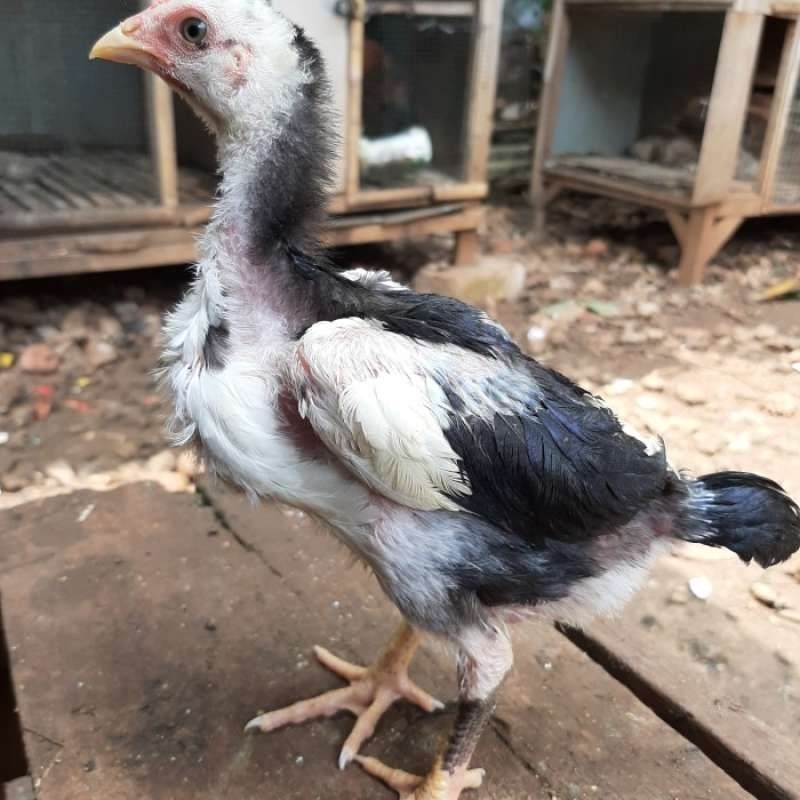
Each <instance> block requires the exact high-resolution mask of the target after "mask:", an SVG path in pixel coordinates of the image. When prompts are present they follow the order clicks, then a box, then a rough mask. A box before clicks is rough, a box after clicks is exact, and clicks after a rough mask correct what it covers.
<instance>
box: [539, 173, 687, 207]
mask: <svg viewBox="0 0 800 800" xmlns="http://www.w3.org/2000/svg"><path fill="white" fill-rule="evenodd" d="M544 174H545V177H546V178H547V179H548V181H549V180H551V179H553V180H556V181H558V183H560V184H562V186H563V187H564V188H567V189H575V190H577V191H579V192H589V193H592V194H601V195H608V196H609V197H618V198H619V199H620V200H630V201H631V202H633V203H639V204H641V205H645V206H653V207H654V208H675V209H689V208H691V200H690V199H689V198H687V197H682V196H680V195H678V194H670V193H667V192H656V191H652V190H650V189H646V188H644V187H643V186H642V185H641V184H636V183H633V182H631V181H623V180H613V179H611V178H607V177H604V176H603V175H594V174H592V173H589V172H582V171H579V170H570V169H563V168H557V169H549V168H548V169H547V170H546V171H545V173H544Z"/></svg>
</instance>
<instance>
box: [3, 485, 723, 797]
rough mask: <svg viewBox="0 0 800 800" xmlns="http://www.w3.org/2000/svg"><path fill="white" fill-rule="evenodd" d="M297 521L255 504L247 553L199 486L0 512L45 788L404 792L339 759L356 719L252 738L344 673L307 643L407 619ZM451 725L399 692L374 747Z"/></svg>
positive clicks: (26, 711) (519, 790)
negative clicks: (265, 716)
mask: <svg viewBox="0 0 800 800" xmlns="http://www.w3.org/2000/svg"><path fill="white" fill-rule="evenodd" d="M87 509H90V510H89V514H88V517H86V519H85V521H83V522H79V521H78V519H79V517H80V516H81V515H82V514H85V513H86V510H87ZM297 523H298V517H297V516H296V515H294V516H289V515H287V514H286V513H284V512H282V511H281V510H280V509H278V508H277V507H275V506H270V507H267V508H265V509H262V510H261V512H260V525H261V531H262V534H261V536H259V537H258V539H257V540H256V542H257V544H256V545H252V546H251V545H250V542H249V541H246V540H245V539H243V538H242V535H240V533H239V530H238V529H231V528H229V527H227V526H226V525H225V523H223V522H221V520H220V519H219V518H218V517H217V516H216V515H215V513H214V510H213V509H211V508H209V507H208V506H204V505H203V504H202V503H199V502H198V501H197V498H196V497H195V496H192V495H190V494H178V495H175V494H173V495H169V494H166V493H165V492H163V491H162V490H161V489H159V488H157V487H156V486H155V485H152V484H137V485H133V486H128V487H125V488H123V489H120V490H117V491H115V492H112V493H106V494H93V493H88V492H82V493H76V494H72V495H69V496H67V497H61V498H56V499H53V500H51V501H49V502H48V501H45V502H39V503H33V504H29V505H26V506H24V507H21V508H19V509H16V510H15V511H14V512H10V513H9V512H7V513H6V514H5V515H1V516H0V588H1V589H2V592H3V604H4V617H5V621H6V632H7V635H8V638H9V642H10V650H11V658H12V662H13V663H12V671H13V675H14V683H15V688H16V690H17V697H18V699H19V705H20V712H21V717H22V720H23V725H24V727H25V730H26V734H25V735H26V745H27V752H28V757H29V760H30V763H31V771H32V773H33V776H34V779H35V780H36V783H37V797H38V800H99V798H108V799H109V800H111V799H112V798H113V799H114V800H117V799H118V800H129V799H130V800H132V799H133V798H153V799H154V800H155V798H159V799H160V798H164V800H166V799H167V798H169V800H220V798H231V800H234V799H235V800H244V799H245V798H248V799H249V798H258V797H263V798H265V800H268V799H270V798H274V800H311V798H325V800H396V794H395V793H393V792H390V791H389V790H388V789H386V788H385V787H383V786H382V785H380V784H379V783H377V782H376V781H374V780H373V779H372V778H370V777H369V776H367V775H366V774H365V773H364V772H363V771H362V770H360V769H359V768H357V767H356V766H352V767H350V768H349V769H347V770H344V771H340V770H339V769H337V766H336V757H337V755H338V752H339V748H340V747H341V745H342V743H343V742H344V740H345V738H346V736H347V734H348V732H349V730H350V729H351V728H352V724H353V723H352V718H351V717H349V716H348V715H339V716H338V717H336V718H335V719H328V720H319V721H316V722H313V723H309V724H307V725H303V726H298V727H290V728H286V729H285V730H282V731H278V732H275V733H274V734H271V735H269V736H257V737H247V736H245V734H244V733H243V731H242V727H243V724H244V722H245V721H246V720H247V719H249V718H250V717H251V716H252V715H253V714H254V713H255V712H256V711H257V710H258V709H259V708H262V707H266V708H269V707H277V706H279V705H282V704H285V703H287V702H292V701H294V700H296V699H299V698H301V697H304V696H310V695H313V694H316V693H319V692H321V691H324V690H327V689H332V688H334V687H337V686H340V685H341V682H340V680H339V679H338V678H336V677H334V676H333V675H331V674H330V673H328V672H326V671H325V670H323V669H322V668H321V667H320V666H318V665H317V664H316V663H315V662H314V660H313V657H312V655H311V647H312V645H314V644H321V645H323V646H325V647H328V648H330V649H331V650H334V651H336V652H338V653H340V654H341V655H343V656H344V657H347V658H350V659H352V660H353V661H361V662H363V663H366V662H367V661H368V660H369V659H371V658H373V657H374V656H375V655H376V654H377V652H378V651H379V649H380V648H381V647H382V646H383V644H385V641H386V640H387V639H388V637H389V636H390V634H391V631H392V628H393V627H394V625H395V624H396V622H397V615H396V613H395V612H394V611H393V610H392V609H391V608H390V607H389V606H388V604H387V603H386V601H385V600H383V598H382V596H381V593H380V590H379V589H378V587H377V585H376V583H375V582H374V580H373V579H372V578H371V577H370V576H369V575H368V574H366V573H365V572H364V571H363V570H362V569H359V568H354V567H353V565H352V564H351V563H350V561H351V559H349V557H348V556H346V555H345V554H344V552H343V551H342V550H341V547H340V546H338V545H337V544H336V543H335V542H334V540H333V539H332V538H330V537H328V538H325V537H324V536H321V535H320V532H319V531H318V530H316V526H313V525H310V524H309V522H308V521H307V520H305V521H304V522H301V524H300V526H299V527H298V524H297ZM243 533H244V532H243ZM289 533H292V534H296V537H293V536H287V534H289ZM264 534H266V541H265V542H264V544H265V545H266V546H267V548H268V549H267V550H261V549H260V548H261V538H262V536H263V535H264ZM246 535H247V536H249V535H250V531H247V532H246ZM287 562H289V563H291V564H292V566H291V568H289V569H286V567H284V564H285V563H287ZM154 565H156V566H157V568H154ZM333 575H335V576H336V580H331V576H333ZM76 631H81V635H80V636H76V635H75V632H76ZM42 664H47V665H48V668H47V669H46V670H45V669H42V666H41V665H42ZM413 670H414V673H415V677H417V678H418V680H419V681H420V682H421V683H423V684H424V685H425V686H426V687H430V688H431V689H432V690H434V691H437V692H440V693H441V694H442V695H443V696H444V697H449V696H451V695H452V692H453V687H454V680H453V678H454V668H453V665H452V664H448V669H447V672H446V673H442V672H441V670H440V669H439V665H438V662H437V661H435V660H434V659H433V658H432V657H431V656H430V655H429V653H428V652H426V651H425V650H423V652H421V653H420V655H419V656H418V658H417V661H416V663H415V664H414V668H413ZM597 671H598V673H600V670H597ZM445 676H446V677H445ZM452 720H453V713H452V710H449V711H446V712H444V713H441V714H434V715H425V714H424V712H422V711H420V710H418V709H415V708H413V707H410V706H408V705H406V704H398V706H396V707H395V708H393V709H391V710H390V712H389V713H388V714H387V715H386V716H385V717H384V719H382V720H381V724H380V726H379V728H378V731H377V735H376V737H375V739H374V740H373V741H372V742H371V743H370V745H369V752H370V753H372V754H374V755H377V756H378V757H383V758H384V759H385V760H386V761H387V762H388V763H392V764H398V765H400V766H403V767H405V768H406V769H411V770H415V771H422V770H424V769H426V768H427V767H429V766H430V763H431V760H432V757H433V753H434V750H435V748H436V744H437V740H438V738H439V737H440V736H441V734H442V730H443V728H444V727H446V726H447V725H449V724H451V723H452ZM477 758H478V759H479V763H480V764H481V766H483V767H485V768H487V769H488V770H490V772H491V778H490V780H491V784H490V785H492V786H494V787H496V791H498V792H499V794H494V791H495V790H493V791H492V794H493V796H495V797H498V798H499V797H514V798H524V797H528V796H533V797H544V796H545V790H546V787H545V784H544V782H543V781H542V780H541V779H540V778H539V777H538V776H537V775H536V774H535V772H533V771H532V770H530V769H529V768H528V767H527V765H526V764H525V763H524V762H523V761H522V760H520V759H518V758H516V757H515V756H514V755H513V754H512V753H511V752H510V751H509V749H508V747H507V746H506V745H504V744H503V742H502V741H501V739H500V737H499V736H498V735H497V734H496V733H494V732H493V731H491V730H489V731H488V732H487V735H486V736H485V737H484V738H483V741H482V742H481V747H480V750H479V752H478V756H477ZM701 785H703V784H702V783H701ZM734 798H735V795H734ZM736 800H738V798H736Z"/></svg>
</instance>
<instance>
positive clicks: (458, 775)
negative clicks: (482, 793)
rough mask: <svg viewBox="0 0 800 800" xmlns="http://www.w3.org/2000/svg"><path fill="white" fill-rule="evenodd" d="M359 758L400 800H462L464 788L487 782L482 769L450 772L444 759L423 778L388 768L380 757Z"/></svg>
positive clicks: (460, 769)
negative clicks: (484, 780)
mask: <svg viewBox="0 0 800 800" xmlns="http://www.w3.org/2000/svg"><path fill="white" fill-rule="evenodd" d="M355 760H356V761H357V762H358V763H359V764H360V765H361V766H362V768H363V769H364V770H365V771H366V772H368V773H369V774H370V775H372V776H373V777H375V778H377V779H378V780H379V781H381V782H382V783H385V784H386V785H387V786H388V787H389V788H390V789H394V790H395V791H396V792H397V794H398V796H399V800H458V798H459V797H460V795H461V792H463V791H464V789H477V788H478V787H479V786H480V785H481V783H483V776H484V771H483V770H482V769H466V768H465V767H459V768H456V769H455V770H454V771H453V772H448V771H447V770H446V769H443V768H442V765H441V761H439V762H437V764H436V766H435V767H434V768H433V769H432V770H431V771H430V772H429V773H428V775H427V777H425V778H422V777H420V776H419V775H412V774H411V773H410V772H404V771H403V770H401V769H392V768H391V767H387V766H386V764H384V763H383V762H382V761H378V759H377V758H368V757H366V756H356V758H355Z"/></svg>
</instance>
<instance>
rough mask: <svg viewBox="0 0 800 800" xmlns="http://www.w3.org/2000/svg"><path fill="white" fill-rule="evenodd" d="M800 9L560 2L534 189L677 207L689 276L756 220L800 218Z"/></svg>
mask: <svg viewBox="0 0 800 800" xmlns="http://www.w3.org/2000/svg"><path fill="white" fill-rule="evenodd" d="M798 15H800V3H798V2H788V3H784V2H780V3H770V2H764V0H756V1H755V2H750V0H747V1H746V2H745V0H736V2H733V3H731V2H729V1H728V0H724V1H720V0H700V1H698V0H666V2H665V1H664V0H624V1H623V2H595V1H594V0H589V1H588V2H579V0H557V2H556V6H555V8H554V11H553V23H552V28H551V34H550V44H549V48H548V56H547V63H546V68H545V80H544V91H543V96H542V101H541V107H540V121H539V130H538V136H537V141H536V154H535V163H534V171H533V181H532V196H533V201H534V206H535V209H536V222H537V225H539V226H541V225H542V224H543V222H544V211H545V207H546V205H547V203H548V202H549V201H550V200H551V199H552V198H553V197H554V196H555V195H556V194H557V193H558V192H560V191H561V190H562V189H572V190H578V191H583V192H589V193H593V194H600V195H607V196H609V197H615V198H619V199H622V200H628V201H631V202H634V203H639V204H642V205H648V206H653V207H656V208H660V209H663V210H664V212H665V214H666V216H667V218H668V220H669V222H670V224H671V226H672V228H673V231H674V233H675V235H676V238H677V239H678V242H679V244H680V247H681V263H680V280H681V282H682V283H684V284H692V283H696V282H699V281H700V280H702V277H703V272H704V269H705V266H706V265H707V263H708V262H709V260H710V259H711V258H713V257H714V255H716V253H717V252H718V251H719V249H720V248H721V247H722V246H724V244H725V243H726V242H727V241H728V240H729V239H730V237H731V236H733V235H734V233H735V232H736V230H737V229H738V227H739V225H740V224H741V223H742V221H743V220H744V219H745V218H747V217H753V216H760V215H765V214H784V213H800V155H798V145H800V94H798V72H799V71H800V28H799V27H798Z"/></svg>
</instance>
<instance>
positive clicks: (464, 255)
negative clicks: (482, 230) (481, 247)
mask: <svg viewBox="0 0 800 800" xmlns="http://www.w3.org/2000/svg"><path fill="white" fill-rule="evenodd" d="M477 258H478V231H477V229H475V228H471V229H470V230H468V231H456V244H455V250H454V253H453V264H455V266H457V267H467V266H469V265H471V264H474V263H475V261H477Z"/></svg>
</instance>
